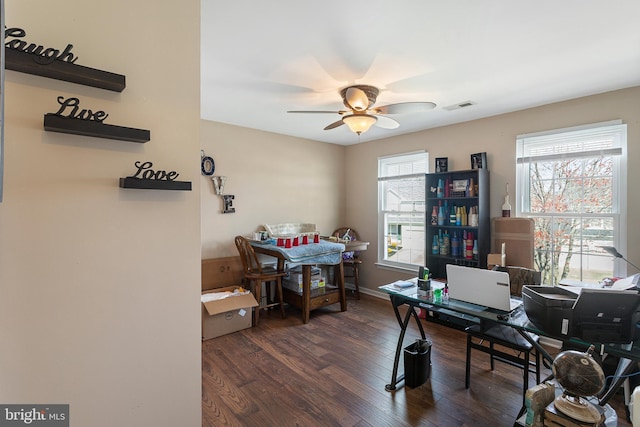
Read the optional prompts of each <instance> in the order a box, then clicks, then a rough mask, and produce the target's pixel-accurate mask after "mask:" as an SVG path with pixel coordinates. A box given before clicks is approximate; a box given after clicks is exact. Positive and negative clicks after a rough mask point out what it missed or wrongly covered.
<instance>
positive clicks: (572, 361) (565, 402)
mask: <svg viewBox="0 0 640 427" xmlns="http://www.w3.org/2000/svg"><path fill="white" fill-rule="evenodd" d="M594 348H595V347H594V346H593V344H592V345H590V346H589V349H588V350H587V351H586V353H582V352H579V351H575V350H567V351H563V352H562V353H560V354H559V355H558V356H556V358H555V359H554V360H553V364H552V366H551V369H552V371H553V376H554V377H555V378H556V380H557V381H558V384H560V386H561V387H562V389H563V390H564V392H563V393H562V395H560V396H558V397H557V398H556V399H555V400H554V406H555V408H556V409H557V410H558V411H559V412H561V413H562V414H564V415H566V416H568V417H569V418H573V419H575V420H578V421H582V422H585V423H591V424H596V423H598V422H599V421H600V418H601V414H600V411H598V408H597V407H596V406H595V405H593V404H592V403H591V402H588V401H587V400H586V399H583V396H595V395H597V394H598V393H600V391H601V390H602V388H603V387H604V372H603V371H602V368H601V367H600V365H599V364H598V363H597V362H596V361H595V360H594V359H593V357H592V354H593V350H594Z"/></svg>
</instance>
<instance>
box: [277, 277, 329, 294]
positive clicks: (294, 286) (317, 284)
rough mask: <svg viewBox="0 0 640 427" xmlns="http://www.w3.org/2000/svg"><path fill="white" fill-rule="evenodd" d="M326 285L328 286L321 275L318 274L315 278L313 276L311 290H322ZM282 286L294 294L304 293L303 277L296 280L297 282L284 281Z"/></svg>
mask: <svg viewBox="0 0 640 427" xmlns="http://www.w3.org/2000/svg"><path fill="white" fill-rule="evenodd" d="M325 284H326V283H325V279H324V277H322V276H321V275H319V274H318V275H315V276H311V283H310V285H311V286H310V288H311V289H316V288H322V287H324V286H325ZM282 286H283V287H285V288H287V289H289V290H292V291H294V292H297V293H299V294H301V293H302V277H301V278H300V280H296V281H292V280H283V281H282Z"/></svg>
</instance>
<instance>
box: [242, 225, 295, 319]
mask: <svg viewBox="0 0 640 427" xmlns="http://www.w3.org/2000/svg"><path fill="white" fill-rule="evenodd" d="M236 248H238V252H239V253H240V259H241V260H242V267H243V274H244V280H245V282H246V283H247V284H248V285H249V286H248V287H249V289H251V292H252V293H253V296H254V297H255V298H256V301H258V307H256V308H255V312H254V316H253V326H255V325H257V324H258V318H259V316H260V310H261V309H264V308H269V307H274V306H277V305H279V306H280V313H281V314H282V318H283V319H284V318H285V317H286V315H285V313H284V298H283V295H282V276H284V275H285V274H286V273H285V272H280V271H278V270H277V269H276V268H274V267H263V266H262V265H261V264H260V262H258V256H257V255H256V253H255V252H254V250H253V247H252V246H251V244H250V243H249V240H247V239H246V238H244V237H242V236H236ZM272 282H275V283H276V292H277V294H278V302H269V296H270V295H271V286H270V285H271V283H272ZM263 283H264V284H265V290H266V291H267V303H266V304H262V298H261V294H262V284H263Z"/></svg>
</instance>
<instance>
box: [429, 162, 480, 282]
mask: <svg viewBox="0 0 640 427" xmlns="http://www.w3.org/2000/svg"><path fill="white" fill-rule="evenodd" d="M489 212H490V207H489V171H488V170H487V169H474V170H465V171H453V172H442V173H430V174H427V175H426V224H425V230H426V233H425V244H426V248H425V249H426V252H425V253H426V260H427V261H426V266H427V267H428V268H429V271H430V272H431V274H432V275H433V277H434V278H446V275H447V269H446V265H447V264H458V265H466V266H471V267H478V268H487V254H489V251H490V250H491V222H490V218H489Z"/></svg>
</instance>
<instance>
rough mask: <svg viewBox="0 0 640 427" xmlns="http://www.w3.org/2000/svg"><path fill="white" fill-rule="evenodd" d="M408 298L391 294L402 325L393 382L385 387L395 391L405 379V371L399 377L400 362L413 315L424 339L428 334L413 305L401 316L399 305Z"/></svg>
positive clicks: (397, 317) (397, 316)
mask: <svg viewBox="0 0 640 427" xmlns="http://www.w3.org/2000/svg"><path fill="white" fill-rule="evenodd" d="M405 303H406V300H404V299H401V298H394V296H393V295H391V305H393V311H394V313H395V314H396V319H397V320H398V324H399V325H400V336H399V337H398V345H397V346H396V356H395V359H394V361H393V373H392V375H391V383H389V384H387V385H385V386H384V389H385V390H387V391H394V390H395V389H396V385H397V384H398V383H399V382H400V381H403V380H404V373H403V374H402V375H400V376H399V377H398V365H399V364H400V354H401V353H402V343H403V342H404V334H405V332H407V326H408V325H409V321H410V320H411V317H412V316H413V318H415V319H416V323H417V324H418V329H420V336H421V337H422V339H425V338H426V336H425V334H424V328H423V327H422V322H421V321H420V318H419V317H418V314H417V313H416V311H415V308H414V306H413V305H410V304H409V306H408V307H407V313H406V314H405V315H404V319H402V316H400V311H398V307H399V306H401V305H403V304H405Z"/></svg>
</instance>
